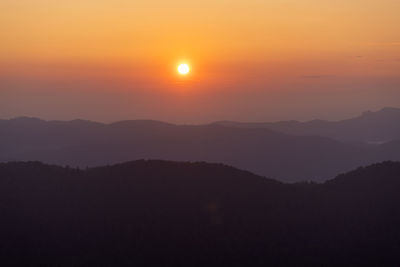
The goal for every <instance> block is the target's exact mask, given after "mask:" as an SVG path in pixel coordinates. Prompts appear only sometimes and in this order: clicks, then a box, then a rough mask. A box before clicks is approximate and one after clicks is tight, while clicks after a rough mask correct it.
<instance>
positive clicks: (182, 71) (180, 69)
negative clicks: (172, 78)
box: [178, 64, 190, 75]
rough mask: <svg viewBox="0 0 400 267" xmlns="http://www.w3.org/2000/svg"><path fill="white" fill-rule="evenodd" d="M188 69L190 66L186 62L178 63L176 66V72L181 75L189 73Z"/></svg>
mask: <svg viewBox="0 0 400 267" xmlns="http://www.w3.org/2000/svg"><path fill="white" fill-rule="evenodd" d="M189 71H190V67H189V65H188V64H180V65H179V66H178V72H179V74H181V75H187V74H188V73H189Z"/></svg>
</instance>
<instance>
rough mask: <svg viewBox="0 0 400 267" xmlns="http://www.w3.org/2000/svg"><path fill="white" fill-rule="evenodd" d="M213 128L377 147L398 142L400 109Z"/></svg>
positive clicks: (228, 123) (227, 122)
mask: <svg viewBox="0 0 400 267" xmlns="http://www.w3.org/2000/svg"><path fill="white" fill-rule="evenodd" d="M216 124H219V125H225V126H230V127H241V128H267V129H271V130H275V131H278V132H282V133H286V134H290V135H301V136H302V135H317V136H325V137H329V138H333V139H336V140H340V141H347V142H349V141H350V142H356V143H371V144H376V143H377V144H380V143H385V142H389V141H393V140H399V139H400V109H399V108H384V109H381V110H379V111H377V112H371V111H367V112H364V113H363V114H362V115H361V116H359V117H355V118H352V119H347V120H341V121H324V120H312V121H307V122H299V121H281V122H266V123H240V122H232V121H222V122H217V123H216Z"/></svg>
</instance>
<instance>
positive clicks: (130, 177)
mask: <svg viewBox="0 0 400 267" xmlns="http://www.w3.org/2000/svg"><path fill="white" fill-rule="evenodd" d="M399 190H400V163H394V162H385V163H382V164H375V165H372V166H369V167H366V168H359V169H357V170H355V171H353V172H350V173H347V174H343V175H339V176H338V177H337V178H335V179H334V180H331V181H329V182H327V183H325V184H315V183H301V184H283V183H280V182H277V181H275V180H271V179H267V178H263V177H259V176H256V175H253V174H251V173H249V172H245V171H240V170H237V169H234V168H231V167H227V166H224V165H221V164H207V163H177V162H165V161H144V160H141V161H135V162H129V163H125V164H118V165H114V166H107V167H100V168H94V169H87V170H79V169H74V168H62V167H57V166H50V165H44V164H42V163H37V162H31V163H7V164H0V213H1V220H0V236H1V240H0V242H1V243H0V265H1V266H12V265H23V266H356V265H360V266H361V265H363V266H365V265H370V266H398V265H399V264H400V257H399V255H400V227H399V225H400V205H399V203H400V194H399Z"/></svg>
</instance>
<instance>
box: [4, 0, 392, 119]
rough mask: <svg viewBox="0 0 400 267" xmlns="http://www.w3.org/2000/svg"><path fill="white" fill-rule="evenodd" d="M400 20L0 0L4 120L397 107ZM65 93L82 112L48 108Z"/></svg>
mask: <svg viewBox="0 0 400 267" xmlns="http://www.w3.org/2000/svg"><path fill="white" fill-rule="evenodd" d="M399 14H400V1H398V0H347V1H345V0H335V1H321V0H273V1H265V0H253V1H250V0H219V1H218V0H213V1H212V0H203V1H182V0H169V1H165V0H146V1H142V0H139V1H137V0H135V1H129V0H79V1H78V0H68V1H67V0H58V1H54V0H18V1H15V0H0V35H1V42H0V82H1V83H0V97H1V99H0V101H4V102H3V103H1V102H0V104H1V106H2V108H0V112H1V114H3V115H2V116H3V117H7V116H18V115H34V116H41V117H48V118H52V116H58V117H60V118H73V116H78V117H82V118H90V119H96V120H116V119H124V118H143V117H145V118H154V119H164V120H168V121H176V122H203V121H210V120H217V119H240V120H264V119H265V120H268V119H280V118H289V117H293V116H294V115H299V114H300V115H299V116H300V117H299V119H305V118H313V117H327V118H328V117H329V118H335V117H340V116H345V115H347V114H353V113H357V112H358V111H361V110H362V109H368V108H371V109H374V108H379V107H381V106H386V105H396V104H397V103H398V104H397V105H400V100H399V101H397V102H396V101H395V100H394V97H395V96H398V95H397V91H398V90H397V89H398V88H399V87H398V85H399V80H400V30H399V26H398V25H400V16H399ZM182 61H185V62H188V63H189V64H190V65H191V68H192V72H191V74H190V75H189V76H188V77H185V78H183V77H180V76H178V75H177V74H176V66H177V64H178V63H179V62H182ZM396 88H397V89H396ZM321 90H323V92H321ZM378 90H380V91H378ZM399 90H400V89H399ZM326 92H328V94H327V93H326ZM379 92H380V93H381V94H379ZM21 94H22V95H23V96H21ZM93 94H95V95H97V96H98V98H100V99H97V100H93V97H89V96H93ZM336 94H341V95H342V98H340V97H338V96H336ZM328 95H330V98H332V97H337V99H338V101H340V102H342V103H347V102H348V104H347V106H346V107H347V109H344V110H345V111H346V112H344V111H343V110H341V109H342V108H341V107H340V108H339V107H337V106H334V105H332V104H331V106H329V105H328V106H326V105H325V104H324V103H325V102H324V101H326V102H327V103H328V102H329V100H328V98H326V97H327V96H328ZM39 96H40V99H39ZM66 96H68V99H71V101H75V102H74V103H75V104H76V105H78V104H79V105H78V107H77V108H75V109H72V108H69V105H67V104H65V107H63V105H57V104H55V105H54V104H53V105H50V104H49V102H51V103H53V102H55V103H58V102H60V101H62V99H65V98H66ZM110 96H111V97H110ZM324 96H325V98H326V99H325V98H324ZM351 96H352V97H353V98H350V97H351ZM24 97H25V98H24ZM299 97H300V98H299ZM360 97H361V99H360ZM103 98H104V99H103ZM303 98H304V100H302V99H303ZM310 98H311V99H313V98H316V99H314V100H313V101H311V100H309V99H310ZM89 99H90V100H89ZM110 99H112V101H113V102H112V101H111V100H110ZM138 99H142V100H141V102H140V104H138ZM307 99H308V100H307ZM355 99H358V102H357V103H353V102H352V101H355ZM88 101H89V102H88ZM107 101H108V102H107ZM130 101H131V102H130ZM298 101H300V103H298ZM301 101H302V102H301ZM277 102H278V103H286V104H284V105H283V106H282V105H281V107H278V106H277V104H276V103H277ZM92 103H93V104H94V106H100V107H105V106H107V107H114V106H118V107H119V108H121V107H123V108H121V110H119V111H114V113H107V112H105V111H104V112H102V111H101V110H100V111H99V110H92V109H90V108H89V107H88V106H91V105H90V104H92ZM96 103H97V104H96ZM171 105H172V106H174V107H175V108H176V109H177V110H175V109H174V108H170V106H171ZM274 105H275V106H274ZM265 106H269V107H270V108H269V109H265V108H264V109H263V107H265ZM236 107H241V110H242V112H241V113H240V112H238V111H237V108H236ZM324 107H326V110H322V108H324ZM55 109H56V110H55ZM179 109H184V110H186V111H187V112H186V113H185V115H183V114H182V113H181V112H180V111H179ZM272 114H274V115H272ZM293 118H294V117H293Z"/></svg>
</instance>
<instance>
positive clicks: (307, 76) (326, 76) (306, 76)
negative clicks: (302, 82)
mask: <svg viewBox="0 0 400 267" xmlns="http://www.w3.org/2000/svg"><path fill="white" fill-rule="evenodd" d="M331 77H334V76H333V75H302V76H300V78H302V79H323V78H331Z"/></svg>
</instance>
